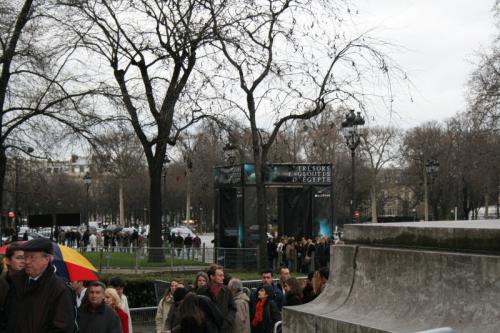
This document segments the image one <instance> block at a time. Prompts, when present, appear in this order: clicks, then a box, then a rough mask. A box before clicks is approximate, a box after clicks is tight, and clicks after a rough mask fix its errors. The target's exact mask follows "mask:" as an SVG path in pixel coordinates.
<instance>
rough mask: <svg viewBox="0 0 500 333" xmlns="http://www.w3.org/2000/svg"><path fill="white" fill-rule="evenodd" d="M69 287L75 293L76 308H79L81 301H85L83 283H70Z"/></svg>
mask: <svg viewBox="0 0 500 333" xmlns="http://www.w3.org/2000/svg"><path fill="white" fill-rule="evenodd" d="M69 285H70V287H71V289H73V291H74V293H75V299H76V307H77V308H79V307H80V305H82V301H83V300H84V299H86V297H85V296H86V294H87V288H85V281H71V282H70V283H69Z"/></svg>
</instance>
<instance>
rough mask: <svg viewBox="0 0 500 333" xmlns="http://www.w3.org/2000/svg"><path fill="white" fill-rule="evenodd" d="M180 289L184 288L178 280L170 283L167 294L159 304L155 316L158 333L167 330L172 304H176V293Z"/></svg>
mask: <svg viewBox="0 0 500 333" xmlns="http://www.w3.org/2000/svg"><path fill="white" fill-rule="evenodd" d="M178 287H179V288H184V285H183V284H182V282H180V281H177V280H172V281H170V286H169V287H168V288H167V289H166V290H165V294H164V295H163V297H162V298H161V300H160V302H159V303H158V308H157V309H156V316H155V323H156V325H155V326H156V333H163V332H164V331H165V330H166V329H165V323H166V321H167V317H168V313H169V312H170V308H171V307H172V304H174V292H175V290H176V289H177V288H178Z"/></svg>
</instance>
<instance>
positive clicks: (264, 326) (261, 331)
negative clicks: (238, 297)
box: [251, 298, 281, 333]
mask: <svg viewBox="0 0 500 333" xmlns="http://www.w3.org/2000/svg"><path fill="white" fill-rule="evenodd" d="M254 317H255V310H254V311H253V313H252V316H251V318H252V319H251V320H253V318H254ZM280 320H281V313H280V310H279V309H278V306H277V305H276V303H275V302H274V301H273V300H272V299H269V298H268V300H267V302H266V304H264V310H263V314H262V321H261V322H260V323H259V324H258V325H257V326H253V325H251V327H252V333H272V332H273V331H274V324H276V322H278V321H280Z"/></svg>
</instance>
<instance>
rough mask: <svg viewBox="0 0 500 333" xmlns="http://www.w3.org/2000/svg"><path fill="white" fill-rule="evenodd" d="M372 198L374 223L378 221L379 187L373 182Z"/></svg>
mask: <svg viewBox="0 0 500 333" xmlns="http://www.w3.org/2000/svg"><path fill="white" fill-rule="evenodd" d="M370 200H371V208H372V223H378V219H377V189H376V187H375V184H372V186H371V189H370Z"/></svg>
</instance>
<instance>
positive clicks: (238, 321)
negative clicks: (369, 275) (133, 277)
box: [0, 238, 329, 333]
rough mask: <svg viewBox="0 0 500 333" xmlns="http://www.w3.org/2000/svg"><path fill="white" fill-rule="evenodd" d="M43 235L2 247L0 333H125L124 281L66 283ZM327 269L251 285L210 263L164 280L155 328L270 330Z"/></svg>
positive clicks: (268, 274)
mask: <svg viewBox="0 0 500 333" xmlns="http://www.w3.org/2000/svg"><path fill="white" fill-rule="evenodd" d="M53 255H54V253H53V246H52V243H51V241H50V240H49V239H45V238H38V239H33V240H30V241H28V242H25V243H18V242H14V243H11V244H10V246H9V247H8V248H7V250H6V254H5V262H6V264H7V265H6V266H7V269H6V270H5V271H4V272H2V275H1V277H0V333H3V332H8V333H14V332H16V333H17V332H25V333H38V332H40V333H42V332H43V333H45V332H68V333H74V332H80V333H132V321H131V316H130V310H129V307H128V300H127V297H126V296H125V295H124V293H123V291H124V287H125V283H124V281H123V280H122V279H120V278H118V277H115V278H111V279H110V280H109V282H108V284H107V285H105V284H104V283H103V282H101V281H72V282H70V283H69V284H68V283H66V282H65V281H64V280H63V279H62V278H61V277H59V276H58V275H56V271H55V266H53V265H52V261H53ZM328 275H329V273H328V269H326V268H320V269H318V270H316V271H314V272H310V274H309V275H308V279H300V280H298V279H296V278H295V277H292V276H291V272H290V269H289V268H288V267H287V266H286V265H283V266H281V267H280V268H279V279H278V282H277V283H275V282H274V280H273V270H265V271H263V272H262V273H261V284H260V285H259V286H258V287H257V288H254V289H249V288H246V287H244V286H243V283H242V281H241V280H240V279H238V278H231V277H230V276H229V275H227V274H225V272H224V268H223V267H222V266H219V265H215V264H214V265H211V266H210V267H209V269H208V271H207V272H199V273H198V274H197V275H196V278H195V280H194V281H193V282H192V283H191V284H188V283H187V282H185V281H179V280H174V281H171V283H170V286H169V288H168V289H167V291H166V292H165V295H163V297H162V298H161V300H160V302H159V304H158V308H157V314H156V333H186V332H190V333H196V332H207V333H208V332H210V333H212V332H213V333H218V332H220V333H233V332H234V333H245V332H248V333H250V332H251V333H261V332H262V333H270V332H273V328H274V325H275V324H276V323H277V322H278V321H280V320H281V310H282V308H283V306H292V305H300V304H303V303H306V302H310V301H311V300H313V299H314V298H315V297H317V296H318V295H319V294H320V293H321V292H322V290H323V288H324V286H325V284H326V281H327V280H328Z"/></svg>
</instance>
